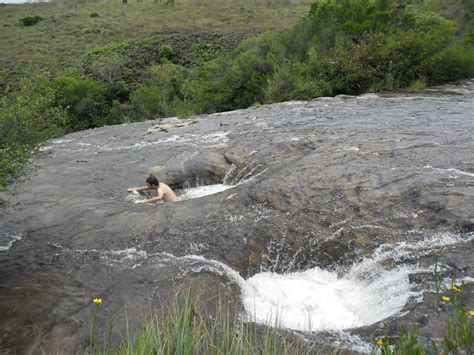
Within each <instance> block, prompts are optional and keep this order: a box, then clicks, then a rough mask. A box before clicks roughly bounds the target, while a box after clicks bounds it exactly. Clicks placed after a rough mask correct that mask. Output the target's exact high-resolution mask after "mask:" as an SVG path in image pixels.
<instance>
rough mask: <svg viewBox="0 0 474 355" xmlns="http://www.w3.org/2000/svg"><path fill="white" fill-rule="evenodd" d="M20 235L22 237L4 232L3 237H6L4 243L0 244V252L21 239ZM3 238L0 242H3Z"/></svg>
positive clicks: (8, 248)
mask: <svg viewBox="0 0 474 355" xmlns="http://www.w3.org/2000/svg"><path fill="white" fill-rule="evenodd" d="M22 237H23V236H22V235H13V234H5V235H4V238H5V239H7V240H6V243H5V244H4V245H0V252H2V251H8V250H10V248H11V247H12V245H13V243H15V242H17V241H19V240H21V238H22ZM4 238H2V243H3V239H4Z"/></svg>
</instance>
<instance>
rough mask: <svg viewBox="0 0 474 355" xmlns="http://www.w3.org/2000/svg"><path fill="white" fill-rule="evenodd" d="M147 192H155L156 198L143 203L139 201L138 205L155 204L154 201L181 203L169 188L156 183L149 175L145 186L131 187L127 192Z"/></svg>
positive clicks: (153, 177) (154, 178)
mask: <svg viewBox="0 0 474 355" xmlns="http://www.w3.org/2000/svg"><path fill="white" fill-rule="evenodd" d="M147 190H155V191H156V196H155V197H152V198H149V199H147V200H144V201H140V202H139V203H150V202H156V201H161V200H163V201H166V202H178V201H181V199H180V198H179V197H178V196H176V194H175V193H174V192H173V190H172V189H171V187H169V186H168V185H166V184H165V183H163V182H158V180H157V179H156V177H155V176H153V175H150V176H149V177H148V179H147V180H146V186H143V187H131V188H129V189H128V192H143V191H147Z"/></svg>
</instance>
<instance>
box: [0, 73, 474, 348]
mask: <svg viewBox="0 0 474 355" xmlns="http://www.w3.org/2000/svg"><path fill="white" fill-rule="evenodd" d="M472 112H474V82H473V81H465V82H462V83H459V84H457V85H453V86H449V87H440V88H431V89H430V90H429V91H427V92H425V93H422V94H381V95H375V94H367V95H362V96H359V97H350V96H338V97H335V98H320V99H315V100H313V101H309V102H285V103H280V104H273V105H266V106H261V107H258V108H250V109H246V110H239V111H234V112H227V113H220V114H214V115H211V116H203V117H199V118H198V119H197V120H196V121H193V122H194V124H186V125H176V123H169V127H167V128H166V130H162V129H160V128H157V129H153V124H152V123H149V122H145V123H135V124H129V125H121V126H111V127H103V128H98V129H94V130H89V131H83V132H77V133H73V134H70V135H68V136H65V137H62V138H61V139H57V140H55V141H52V142H50V143H49V144H48V145H47V146H45V147H44V149H43V150H42V153H41V157H39V158H38V159H36V160H35V162H34V163H35V164H36V169H35V170H34V171H32V172H31V173H30V174H29V175H28V177H27V179H26V181H24V182H23V183H21V184H20V185H19V186H17V187H16V188H15V189H12V190H11V191H10V192H8V193H4V194H3V197H4V198H5V199H7V201H8V207H6V208H4V209H2V210H0V214H1V233H2V236H0V237H1V238H3V239H1V240H2V245H9V242H10V241H11V242H12V243H10V244H11V246H9V248H6V247H5V248H4V249H7V250H5V251H0V266H1V267H0V279H1V286H2V292H1V293H0V313H1V314H2V322H1V325H0V334H1V337H2V344H5V347H6V348H8V349H13V351H14V352H26V351H28V350H31V349H32V348H34V349H43V350H45V351H46V352H56V351H59V352H65V353H66V352H72V351H78V350H80V349H81V347H82V346H84V344H85V343H86V341H87V339H88V337H89V326H90V318H91V315H92V312H93V304H92V303H91V300H92V298H94V297H102V298H104V299H105V300H106V305H107V309H108V310H110V311H111V312H112V314H113V316H114V319H115V320H116V321H115V324H116V325H117V328H116V329H115V330H114V331H115V332H116V333H115V334H117V335H118V334H120V332H121V331H122V334H123V330H124V329H125V327H126V324H125V323H126V322H125V311H124V310H125V309H127V313H126V317H127V319H128V322H129V326H130V328H131V329H132V330H133V329H136V326H137V325H138V324H139V323H140V322H141V321H142V320H143V319H144V317H146V314H147V311H148V310H149V309H150V308H153V307H160V306H161V305H163V302H164V300H166V299H168V297H169V296H170V295H171V294H172V293H173V291H174V290H175V288H176V287H185V285H189V284H190V283H191V282H192V283H193V284H194V285H195V287H196V289H198V290H200V292H201V293H202V297H203V298H205V299H212V297H211V295H215V294H216V293H219V292H222V293H223V294H226V295H227V296H228V297H231V298H235V299H238V296H239V292H238V288H236V287H235V285H234V286H233V285H232V284H231V283H229V280H228V278H227V277H226V275H225V274H224V273H222V272H219V269H218V268H215V267H213V266H212V262H206V261H205V260H217V261H219V262H222V263H225V264H226V265H228V266H230V267H231V268H233V269H234V270H236V271H237V272H239V273H240V275H242V276H243V277H246V276H249V275H253V274H255V273H256V272H258V271H260V270H262V269H264V270H272V271H275V272H288V271H297V270H305V269H308V268H311V267H314V266H319V267H322V268H326V269H334V268H336V267H337V268H341V267H344V266H346V265H350V264H352V263H354V262H355V261H357V260H360V258H362V257H364V256H367V255H370V254H371V253H372V252H373V251H374V250H375V249H376V248H377V247H379V246H380V245H381V244H385V243H388V244H392V245H393V244H396V243H397V242H402V241H407V240H410V241H412V242H413V241H417V240H422V239H423V238H425V237H426V236H429V235H433V234H436V233H441V232H451V233H469V232H472V231H474V204H473V203H472V201H473V197H474V196H473V195H474V192H473V191H474V190H473V186H474V165H473V164H474V162H473V156H472V152H473V151H474V144H473V139H472V132H473V131H474V121H473V119H472ZM149 171H151V172H155V173H157V174H158V178H159V179H160V180H161V181H164V182H166V183H168V184H170V185H171V186H172V187H173V188H175V189H177V190H178V193H179V189H182V188H183V187H186V186H190V185H191V186H193V185H196V184H211V183H218V182H222V181H224V182H226V183H231V184H235V187H233V188H231V189H228V190H225V191H223V192H221V193H218V194H214V195H209V196H205V197H202V198H198V199H193V200H187V201H183V202H181V203H176V204H172V203H171V204H170V203H168V204H166V203H162V204H157V205H154V206H148V205H138V204H133V203H132V202H131V201H130V200H128V197H127V192H126V191H127V187H131V186H139V185H142V184H143V183H144V180H145V178H146V177H147V174H148V172H149ZM20 236H21V239H20ZM14 238H16V239H14ZM472 251H473V244H472V241H471V242H469V243H464V244H463V245H462V246H459V247H457V246H454V247H452V248H451V249H449V250H448V251H447V252H446V253H445V254H444V255H443V256H442V257H441V261H442V262H443V263H445V264H447V265H448V264H449V265H450V268H449V273H450V275H452V276H453V277H454V278H462V277H465V276H469V275H470V276H472V265H473V264H472V256H470V255H472ZM187 255H200V256H202V257H204V258H206V259H203V260H200V259H192V258H191V259H190V258H189V257H186V256H187ZM433 258H434V256H432V255H424V256H423V257H422V258H420V262H423V263H425V264H426V265H427V266H429V265H431V264H432V263H433V260H434V259H433ZM466 260H468V261H466ZM469 260H470V261H471V262H469ZM386 262H387V267H391V265H395V264H396V263H397V262H398V261H397V260H392V261H386ZM413 277H414V278H416V277H415V276H413ZM413 282H415V281H413ZM466 289H467V290H468V291H467V292H468V294H467V296H465V298H466V300H467V301H466V302H471V303H472V300H473V299H474V298H473V297H470V301H469V295H472V287H467V288H466ZM426 294H427V296H426V299H427V300H428V301H426V302H422V303H410V304H409V305H407V310H408V311H410V312H409V313H408V315H405V316H404V317H405V318H404V319H405V320H406V321H407V322H408V323H409V322H419V321H420V317H421V316H420V313H419V312H420V310H422V309H428V308H429V304H428V302H429V299H430V297H431V298H432V297H434V296H429V295H430V293H429V292H427V293H426ZM423 307H425V308H423ZM471 307H474V305H471ZM424 314H426V318H423V324H424V325H426V327H425V328H422V334H426V335H428V334H429V335H435V336H436V335H439V332H440V330H438V328H439V327H438V325H436V324H438V323H436V322H437V320H436V319H437V317H438V313H437V314H436V315H435V314H434V313H433V314H431V313H430V312H428V311H426V312H425V313H424ZM410 317H411V318H410ZM423 317H425V316H424V315H423ZM399 321H400V318H399V317H398V318H397V317H394V318H393V320H388V321H387V324H388V322H392V323H391V324H392V326H391V328H390V329H392V330H393V331H396V330H397V329H396V328H398V327H397V326H396V325H398V322H399ZM433 324H435V325H433ZM377 329H378V330H380V329H381V328H380V324H377V325H374V326H373V328H364V329H361V330H355V332H358V333H359V334H361V335H362V336H366V337H370V336H372V335H373V334H374V332H376V330H377ZM2 346H3V345H2Z"/></svg>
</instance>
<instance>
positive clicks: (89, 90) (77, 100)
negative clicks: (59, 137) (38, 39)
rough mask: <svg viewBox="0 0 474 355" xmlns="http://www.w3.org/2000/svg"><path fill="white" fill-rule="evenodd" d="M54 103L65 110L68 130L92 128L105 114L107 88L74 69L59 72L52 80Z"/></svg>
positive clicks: (98, 123) (97, 124)
mask: <svg viewBox="0 0 474 355" xmlns="http://www.w3.org/2000/svg"><path fill="white" fill-rule="evenodd" d="M52 87H53V88H54V90H55V91H56V104H57V105H58V106H60V107H62V108H64V110H65V111H66V112H67V114H68V117H69V121H68V129H69V131H79V130H83V129H87V128H94V127H98V126H101V125H102V124H103V122H102V120H103V119H104V117H106V116H107V112H108V108H109V106H108V105H107V94H108V88H107V86H106V85H105V84H104V83H101V82H99V81H96V80H93V79H91V78H88V77H87V76H85V75H83V74H80V73H78V72H77V71H75V70H70V71H66V72H63V73H61V74H59V75H58V76H57V77H56V78H55V79H54V81H53V83H52Z"/></svg>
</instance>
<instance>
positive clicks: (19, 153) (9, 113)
mask: <svg viewBox="0 0 474 355" xmlns="http://www.w3.org/2000/svg"><path fill="white" fill-rule="evenodd" d="M54 102H55V92H54V90H53V89H52V88H51V86H50V85H49V81H48V78H47V74H46V73H44V72H39V73H35V74H34V75H33V76H31V77H30V78H24V79H22V80H21V82H20V85H19V87H18V89H17V90H13V91H10V92H9V93H8V94H7V95H5V96H3V97H1V98H0V189H4V188H5V187H6V186H7V185H8V184H9V183H11V182H13V181H14V180H15V179H17V178H18V177H19V176H21V174H22V172H23V171H24V168H25V165H26V163H27V162H28V159H29V157H30V156H31V154H32V153H33V152H34V151H35V149H36V148H37V147H38V146H39V145H40V144H41V143H43V142H44V141H45V140H47V139H49V138H52V137H55V136H57V135H59V134H61V133H62V132H63V127H64V125H65V123H66V122H67V121H66V120H67V118H66V115H65V113H64V111H63V110H62V109H61V108H58V107H54Z"/></svg>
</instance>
